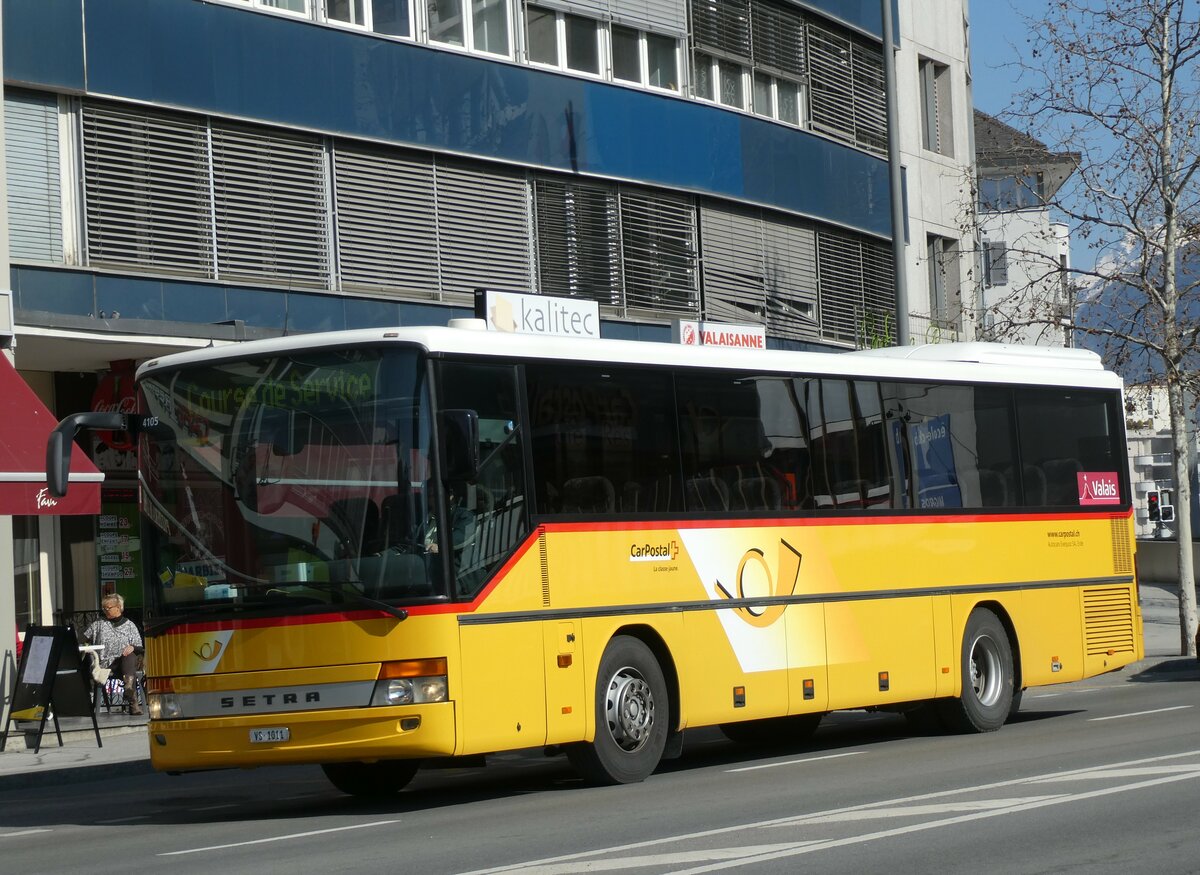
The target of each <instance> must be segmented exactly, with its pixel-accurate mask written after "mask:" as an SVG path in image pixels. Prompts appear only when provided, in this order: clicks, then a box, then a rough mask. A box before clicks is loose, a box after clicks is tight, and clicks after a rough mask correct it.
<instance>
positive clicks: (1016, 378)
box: [138, 320, 1121, 389]
mask: <svg viewBox="0 0 1200 875" xmlns="http://www.w3.org/2000/svg"><path fill="white" fill-rule="evenodd" d="M461 321H463V322H467V323H471V324H472V325H473V324H475V320H461ZM478 324H482V323H478ZM393 344H412V345H416V346H419V347H422V348H424V349H425V350H427V351H429V352H431V353H455V354H462V355H478V356H488V357H503V358H513V359H521V360H533V359H549V360H555V361H577V362H594V363H600V364H643V365H671V366H676V367H705V368H718V369H725V370H734V371H742V372H745V371H756V372H764V373H771V372H785V373H800V374H814V375H829V376H841V377H849V378H863V379H869V378H875V379H898V380H924V381H930V382H959V381H965V382H996V383H1025V384H1031V385H1048V386H1080V387H1094V388H1104V389H1120V388H1121V379H1120V377H1118V376H1117V375H1116V374H1114V373H1112V372H1111V371H1106V370H1105V369H1104V367H1103V365H1102V364H1101V362H1100V357H1099V356H1097V355H1096V354H1095V353H1093V352H1090V351H1087V350H1075V349H1050V348H1044V347H1022V346H1011V345H1004V344H995V343H945V344H931V345H926V346H914V347H893V348H889V349H878V350H861V351H858V352H846V353H834V352H829V353H826V352H790V351H782V350H747V349H726V348H721V347H712V346H705V347H693V346H683V345H680V344H672V343H655V342H649V341H631V340H590V339H578V338H566V337H545V336H538V335H530V334H508V333H504V332H499V331H485V330H479V329H475V328H473V327H444V328H441V327H414V328H371V329H359V330H354V331H333V332H324V333H316V334H299V335H294V336H290V337H278V338H272V339H269V340H254V341H247V342H244V343H234V344H228V345H225V346H219V347H208V348H206V349H200V350H190V351H188V352H182V353H176V354H174V355H169V356H164V357H162V358H158V359H153V360H151V361H148V362H146V363H145V364H143V365H142V366H141V367H140V368H139V369H138V376H139V377H141V376H144V375H146V374H149V373H153V372H154V371H157V370H160V369H162V368H179V367H186V366H190V365H203V364H214V363H217V362H221V361H229V360H235V359H243V358H250V357H256V356H263V355H279V354H285V353H290V352H298V351H304V350H315V349H328V348H344V347H349V346H388V345H393Z"/></svg>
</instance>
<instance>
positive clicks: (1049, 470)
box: [1042, 459, 1083, 507]
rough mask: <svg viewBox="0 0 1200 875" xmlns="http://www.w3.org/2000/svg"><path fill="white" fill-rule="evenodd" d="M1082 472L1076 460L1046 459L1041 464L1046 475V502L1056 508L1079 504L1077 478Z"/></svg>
mask: <svg viewBox="0 0 1200 875" xmlns="http://www.w3.org/2000/svg"><path fill="white" fill-rule="evenodd" d="M1082 470H1083V465H1081V464H1079V460H1078V459H1047V460H1046V461H1044V462H1042V471H1043V473H1045V475H1046V502H1047V503H1048V504H1052V505H1054V506H1056V507H1065V506H1066V507H1069V506H1072V505H1076V504H1079V478H1078V477H1077V476H1076V475H1077V474H1078V473H1079V472H1080V471H1082Z"/></svg>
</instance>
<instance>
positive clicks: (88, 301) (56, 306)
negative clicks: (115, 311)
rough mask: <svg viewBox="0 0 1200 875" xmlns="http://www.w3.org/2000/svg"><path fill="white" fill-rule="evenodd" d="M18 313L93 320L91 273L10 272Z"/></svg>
mask: <svg viewBox="0 0 1200 875" xmlns="http://www.w3.org/2000/svg"><path fill="white" fill-rule="evenodd" d="M13 290H14V291H15V292H16V296H15V297H16V300H14V301H13V308H14V309H17V310H41V311H44V312H47V313H62V314H64V315H67V316H92V315H94V314H95V312H96V298H95V287H94V286H93V283H92V275H91V274H90V273H76V272H74V271H69V270H38V269H37V268H30V267H18V268H14V269H13Z"/></svg>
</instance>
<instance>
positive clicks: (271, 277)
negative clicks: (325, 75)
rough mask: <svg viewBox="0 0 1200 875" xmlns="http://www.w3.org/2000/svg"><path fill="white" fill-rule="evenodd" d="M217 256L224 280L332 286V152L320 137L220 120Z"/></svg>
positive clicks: (215, 140) (216, 149)
mask: <svg viewBox="0 0 1200 875" xmlns="http://www.w3.org/2000/svg"><path fill="white" fill-rule="evenodd" d="M212 138H213V191H214V194H215V206H216V227H217V263H218V269H219V274H220V277H221V278H222V279H250V280H261V281H266V282H270V283H278V284H282V285H287V286H299V287H308V288H327V287H328V286H329V285H330V275H329V233H328V221H327V216H328V198H327V196H326V172H325V153H324V151H323V150H322V148H321V144H320V142H318V141H317V140H316V139H315V138H313V137H302V136H296V135H291V134H283V133H280V132H278V131H272V130H268V129H265V128H249V127H235V126H228V127H225V126H222V127H216V126H214V127H213V132H212Z"/></svg>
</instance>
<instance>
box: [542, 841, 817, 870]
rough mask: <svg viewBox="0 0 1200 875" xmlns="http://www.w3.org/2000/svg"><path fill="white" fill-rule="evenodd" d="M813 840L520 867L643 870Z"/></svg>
mask: <svg viewBox="0 0 1200 875" xmlns="http://www.w3.org/2000/svg"><path fill="white" fill-rule="evenodd" d="M812 844H817V842H816V841H812V842H786V843H783V844H777V845H751V846H749V847H744V848H708V849H706V850H702V851H677V852H674V853H669V854H644V855H642V856H640V857H621V858H620V859H619V860H580V861H579V862H577V863H569V864H567V865H566V866H563V865H555V866H544V867H538V868H534V869H522V870H521V872H522V873H523V875H569V873H576V872H614V871H617V870H619V869H643V868H645V867H647V866H672V865H679V864H681V863H682V864H686V863H704V862H707V861H709V860H740V859H742V858H744V857H747V856H753V855H756V854H769V853H772V852H773V851H779V850H785V849H790V848H798V847H801V846H802V845H812Z"/></svg>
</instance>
